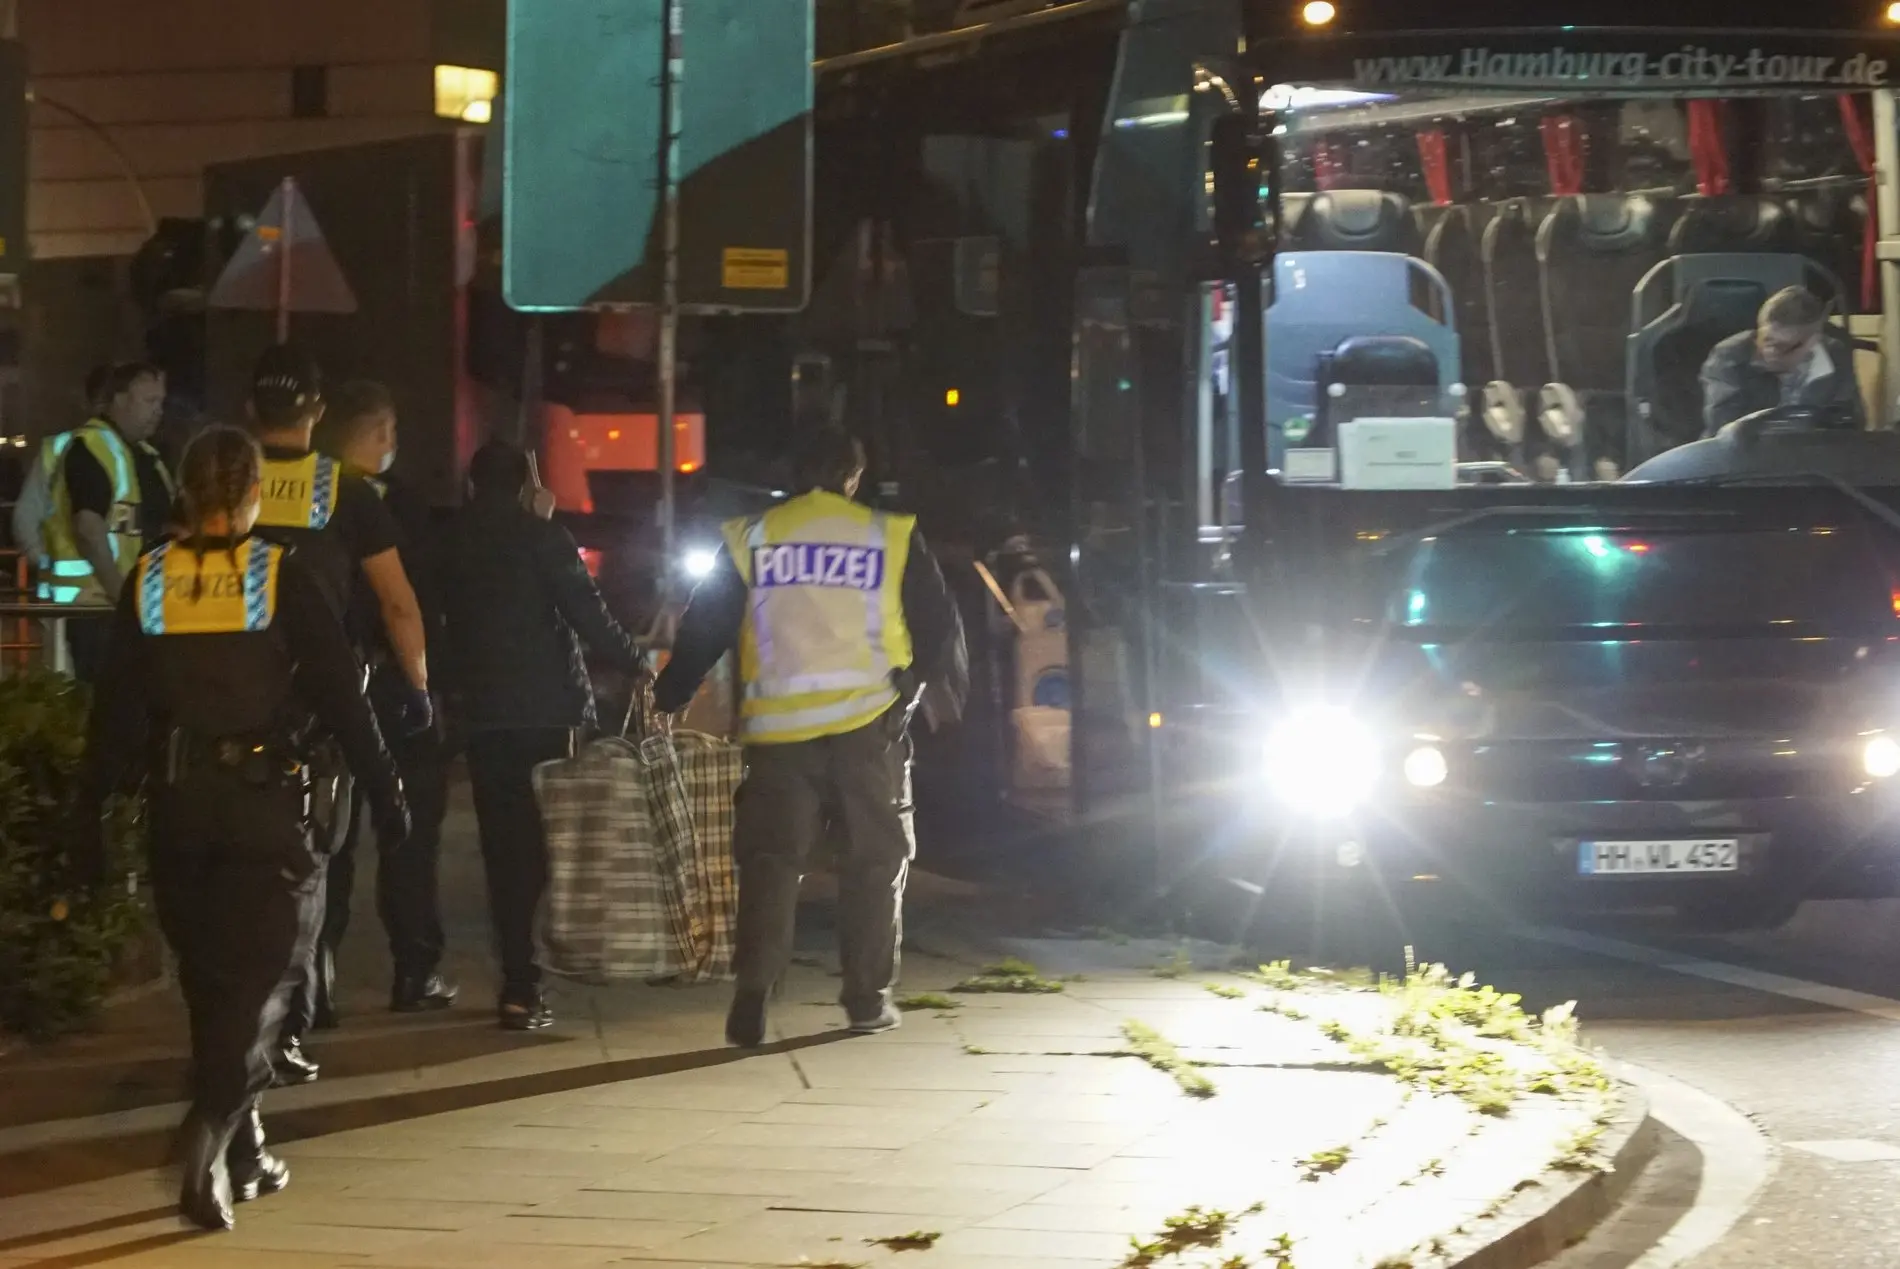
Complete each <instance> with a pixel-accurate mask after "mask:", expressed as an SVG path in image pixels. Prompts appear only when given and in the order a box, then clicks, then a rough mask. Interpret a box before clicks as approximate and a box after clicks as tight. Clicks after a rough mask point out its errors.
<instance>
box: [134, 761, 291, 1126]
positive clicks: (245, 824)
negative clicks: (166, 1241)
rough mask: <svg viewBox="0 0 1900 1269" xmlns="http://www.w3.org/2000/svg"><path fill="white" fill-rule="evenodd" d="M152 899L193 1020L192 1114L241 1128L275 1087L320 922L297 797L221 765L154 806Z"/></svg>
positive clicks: (163, 794)
mask: <svg viewBox="0 0 1900 1269" xmlns="http://www.w3.org/2000/svg"><path fill="white" fill-rule="evenodd" d="M151 868H152V892H153V897H154V899H155V901H156V906H157V909H158V920H159V925H160V928H162V929H163V930H164V932H165V938H166V941H167V942H169V943H170V944H171V948H172V952H173V954H174V955H175V956H176V957H177V958H178V982H179V986H180V988H181V989H182V990H183V992H184V997H185V1007H186V1010H187V1011H188V1012H189V1014H190V1018H191V1057H192V1084H191V1098H192V1109H193V1111H194V1113H196V1114H197V1115H199V1116H200V1117H202V1118H203V1119H204V1120H205V1121H207V1122H209V1123H212V1124H214V1125H218V1126H229V1125H231V1124H234V1123H235V1122H236V1120H237V1117H238V1116H239V1115H240V1114H241V1113H243V1112H244V1111H245V1110H247V1109H248V1108H249V1106H250V1103H251V1099H252V1098H253V1097H255V1096H256V1095H257V1094H259V1093H262V1092H263V1091H264V1090H265V1089H267V1088H269V1087H270V1085H271V1076H272V1072H271V1053H272V1051H273V1050H274V1048H275V1046H276V1042H277V1036H278V1033H279V1031H280V1029H281V1027H282V1024H283V1019H284V1015H285V1012H286V1009H287V1007H288V1004H289V1000H290V995H291V992H292V990H293V988H294V986H295V985H296V983H297V981H298V978H299V976H300V967H301V965H302V963H303V962H304V961H305V960H306V959H307V958H308V955H309V950H310V948H311V946H312V945H313V944H314V943H315V941H316V938H317V931H318V927H319V926H320V924H321V923H322V916H323V914H322V906H321V877H322V871H321V869H320V868H319V867H318V866H317V859H316V856H315V854H314V852H313V851H312V849H311V846H310V840H309V836H308V834H307V831H306V829H305V826H304V792H303V790H302V788H300V787H295V788H291V787H281V788H267V789H266V788H257V787H255V786H252V785H249V784H246V783H245V782H244V781H243V780H241V779H240V778H239V777H237V776H236V775H235V774H233V773H231V772H229V771H225V770H222V769H219V768H215V767H209V768H205V769H202V770H200V771H198V772H194V773H191V774H189V775H187V776H186V777H185V778H184V780H182V781H181V782H180V783H179V784H178V785H177V786H175V787H171V788H165V789H161V790H160V791H159V792H158V793H157V794H156V795H155V796H154V798H153V803H152V844H151Z"/></svg>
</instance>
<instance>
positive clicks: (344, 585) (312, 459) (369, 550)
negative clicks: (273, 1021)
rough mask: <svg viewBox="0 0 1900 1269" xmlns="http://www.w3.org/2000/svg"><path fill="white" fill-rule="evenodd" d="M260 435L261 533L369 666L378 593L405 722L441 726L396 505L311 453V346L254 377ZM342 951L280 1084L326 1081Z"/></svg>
mask: <svg viewBox="0 0 1900 1269" xmlns="http://www.w3.org/2000/svg"><path fill="white" fill-rule="evenodd" d="M250 412H251V430H252V432H253V434H254V435H255V436H256V437H257V439H258V441H259V442H260V443H261V444H262V446H263V449H264V468H263V478H262V485H263V500H262V509H261V512H260V514H259V517H258V521H257V533H258V536H259V537H263V538H267V539H269V540H270V541H273V542H276V543H278V544H279V545H282V546H291V547H295V548H296V549H297V551H298V553H299V555H300V556H301V558H302V559H303V561H304V563H305V564H306V565H307V566H308V567H310V568H311V569H312V570H313V571H314V572H315V573H316V575H317V580H318V583H319V585H320V586H321V587H322V589H323V591H324V594H325V596H326V597H327V598H328V599H329V601H330V605H331V609H332V611H333V612H334V613H335V615H336V616H337V618H338V619H339V620H341V621H343V622H344V625H345V629H346V631H347V633H348V634H349V636H350V641H351V643H352V645H353V646H354V647H355V649H356V651H357V655H358V659H359V661H360V660H362V659H363V655H364V649H365V646H366V644H367V643H368V640H369V632H367V631H363V630H351V629H349V626H350V611H351V603H350V599H351V595H352V592H353V589H354V587H355V584H356V582H357V580H358V578H361V579H362V581H363V582H365V583H366V584H367V585H368V587H369V590H370V591H371V593H372V594H373V595H374V596H375V599H376V604H377V608H378V611H379V613H380V615H381V618H382V625H383V629H384V631H386V632H387V637H388V644H389V646H390V648H391V649H392V655H393V657H394V660H395V662H396V665H397V668H398V670H399V674H398V676H397V677H398V679H399V680H400V691H399V693H398V694H399V696H400V698H401V699H400V701H399V703H398V705H397V708H396V714H397V715H398V717H397V718H396V719H395V720H394V722H395V723H396V725H398V726H399V728H400V729H401V730H402V731H404V732H405V733H411V732H419V731H423V730H426V729H427V728H428V727H429V726H430V724H431V723H432V722H433V720H434V709H433V706H432V704H431V702H430V699H429V667H428V658H427V655H426V653H425V650H424V638H425V636H424V628H423V621H422V608H421V605H420V604H419V603H417V601H416V595H415V590H414V588H413V587H411V586H410V584H409V576H408V574H407V573H406V572H405V571H404V569H403V563H402V556H401V554H400V553H399V551H398V549H397V548H398V546H399V544H400V541H401V535H400V532H399V530H398V529H397V526H396V524H395V521H394V520H393V519H392V518H391V516H390V513H389V509H388V508H387V507H386V506H384V505H383V500H382V499H381V498H380V497H378V496H377V494H376V491H375V490H374V489H372V488H370V486H369V485H368V484H367V483H366V482H365V481H363V479H362V478H361V477H358V476H353V475H350V474H349V473H347V472H345V471H344V470H343V468H342V465H341V464H339V463H338V462H337V461H336V460H335V459H332V458H329V457H326V456H325V455H322V454H318V453H316V452H314V451H313V450H312V449H311V433H312V432H313V430H314V429H315V427H316V425H317V423H318V422H319V421H321V419H322V418H323V414H324V398H323V381H322V376H321V374H320V373H319V371H318V368H317V365H316V363H315V362H314V361H312V360H311V359H310V358H309V357H308V356H307V355H305V354H304V353H303V352H302V351H301V350H299V349H296V348H291V347H286V346H283V345H277V346H273V347H271V348H268V349H266V350H265V351H264V353H263V355H262V356H260V357H259V358H258V362H257V367H256V370H255V371H254V372H253V376H252V380H251V401H250ZM335 756H336V755H335V754H334V751H333V750H332V749H330V748H329V747H327V746H326V747H325V749H324V750H323V751H320V752H319V755H318V760H317V765H318V771H319V782H320V784H321V785H322V786H323V787H326V788H335V789H336V790H337V794H336V796H335V797H334V799H326V800H325V801H326V803H327V804H329V805H330V806H332V807H333V808H334V809H333V811H332V812H331V813H330V814H329V815H328V816H327V819H326V822H327V823H328V824H329V825H330V827H331V828H333V829H334V830H335V831H334V832H331V833H326V834H323V836H324V838H325V842H324V844H325V848H326V852H327V851H331V850H334V849H335V848H336V847H337V846H338V845H340V844H341V839H342V829H343V828H344V827H345V826H346V825H347V823H348V821H349V818H350V816H351V815H352V813H353V804H352V803H351V801H350V796H349V791H348V778H347V777H348V774H350V773H346V772H344V771H342V770H340V769H338V767H337V764H336V762H335ZM332 950H333V949H331V948H330V947H328V946H327V945H325V944H322V943H321V942H319V944H318V945H317V946H316V948H315V949H314V951H313V954H312V961H311V966H310V970H309V975H308V981H307V983H306V984H305V986H304V988H303V989H302V990H300V991H298V992H297V993H296V995H295V996H293V998H292V1000H291V1007H290V1012H289V1016H288V1017H287V1018H286V1020H285V1023H284V1037H283V1040H284V1043H283V1050H282V1052H281V1053H280V1055H279V1057H278V1067H279V1075H280V1078H281V1079H283V1080H284V1081H285V1082H287V1083H307V1082H309V1081H310V1080H313V1079H315V1078H316V1077H317V1074H318V1069H317V1066H316V1064H315V1063H314V1062H312V1061H310V1060H309V1058H307V1057H306V1056H305V1055H304V1052H303V1041H304V1038H305V1036H306V1035H307V1033H308V1032H309V1031H310V1030H311V1029H313V1028H327V1027H333V1026H335V1025H336V1024H337V1016H336V1009H335V1003H334V999H333V995H332V992H331V987H332V985H333V983H334V979H335V964H334V958H333V955H332Z"/></svg>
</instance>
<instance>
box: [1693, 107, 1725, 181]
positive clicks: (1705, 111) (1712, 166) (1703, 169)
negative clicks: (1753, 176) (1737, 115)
mask: <svg viewBox="0 0 1900 1269" xmlns="http://www.w3.org/2000/svg"><path fill="white" fill-rule="evenodd" d="M1727 119H1728V103H1727V102H1725V101H1710V100H1696V101H1692V102H1690V103H1689V158H1690V160H1691V161H1692V162H1693V163H1694V164H1695V184H1696V190H1697V192H1698V193H1700V194H1701V195H1702V196H1703V197H1704V198H1708V197H1711V196H1713V195H1717V194H1727V193H1730V192H1732V190H1733V182H1732V181H1731V180H1730V177H1729V166H1728V140H1727V138H1726V137H1725V136H1724V129H1723V126H1722V125H1723V124H1724V123H1725V122H1726V121H1727Z"/></svg>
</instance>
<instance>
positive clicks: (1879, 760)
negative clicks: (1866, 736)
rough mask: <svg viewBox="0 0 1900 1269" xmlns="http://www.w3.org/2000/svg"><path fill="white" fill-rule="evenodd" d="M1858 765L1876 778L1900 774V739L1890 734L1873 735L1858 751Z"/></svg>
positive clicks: (1886, 777)
mask: <svg viewBox="0 0 1900 1269" xmlns="http://www.w3.org/2000/svg"><path fill="white" fill-rule="evenodd" d="M1860 765H1861V768H1862V769H1863V770H1865V771H1866V772H1867V774H1868V775H1870V776H1872V777H1873V778H1874V779H1876V780H1886V779H1890V778H1892V777H1893V776H1896V775H1900V740H1895V739H1894V738H1893V737H1892V736H1875V737H1874V738H1873V739H1871V740H1869V741H1868V742H1867V745H1866V747H1865V748H1863V749H1862V750H1861V751H1860Z"/></svg>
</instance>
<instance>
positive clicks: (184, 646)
mask: <svg viewBox="0 0 1900 1269" xmlns="http://www.w3.org/2000/svg"><path fill="white" fill-rule="evenodd" d="M261 465H262V455H261V454H260V453H259V450H258V447H257V444H256V442H254V441H253V440H252V439H251V438H250V437H249V436H247V435H246V434H245V433H243V432H241V431H238V430H237V429H235V428H228V427H214V428H211V429H209V430H208V431H206V432H204V433H202V434H200V435H199V436H198V438H197V439H196V440H194V441H193V442H192V443H191V446H190V447H189V448H188V449H187V451H186V453H185V457H184V461H183V463H182V465H181V466H182V471H181V476H182V481H181V483H182V514H181V520H182V526H181V528H180V529H179V530H178V532H177V535H176V536H175V537H174V538H173V539H172V540H170V541H168V542H166V543H164V544H163V545H161V546H159V547H157V548H156V549H155V550H152V551H150V552H148V553H147V554H146V555H145V556H144V557H143V558H142V559H141V560H139V562H138V564H137V566H136V568H135V569H134V572H133V575H132V576H131V577H130V578H129V579H128V584H127V585H126V587H125V588H124V594H123V596H122V597H121V600H120V603H119V608H118V613H117V616H116V618H115V619H114V622H115V624H114V629H113V635H112V639H111V641H110V644H109V645H108V646H109V651H108V655H107V660H106V665H105V669H104V672H103V675H102V678H101V681H100V684H99V691H98V693H97V696H96V697H95V701H96V703H95V705H94V707H93V714H92V719H91V722H90V728H89V735H88V748H87V761H86V767H85V776H84V783H83V786H82V795H81V808H82V810H81V817H80V821H79V822H80V824H81V826H82V829H84V830H85V831H84V832H82V834H81V836H80V840H79V842H78V843H76V845H75V851H74V855H75V858H76V859H77V860H78V861H79V863H80V867H81V869H82V872H83V873H84V874H85V878H86V880H88V881H90V882H92V883H93V884H97V882H98V880H99V878H100V877H101V875H102V874H103V872H104V859H103V832H102V829H101V808H102V807H103V804H104V802H105V799H106V798H107V796H108V795H109V794H111V793H112V792H114V791H116V790H120V789H125V788H128V787H130V785H131V784H132V782H133V781H134V779H135V778H136V777H137V776H139V775H140V774H148V775H149V777H150V778H149V781H148V784H149V787H150V788H151V790H152V793H151V805H150V811H151V838H150V848H149V849H150V868H151V877H152V888H153V895H154V898H155V900H156V904H157V909H158V917H159V923H160V925H161V927H162V928H163V930H164V932H165V937H166V939H167V941H168V942H169V943H170V944H171V947H172V950H173V952H174V954H175V955H176V956H177V959H178V970H179V973H178V981H179V986H180V987H181V989H182V990H183V992H184V996H185V1003H186V1006H187V1009H188V1011H189V1013H190V1019H191V1049H192V1087H191V1097H192V1101H191V1110H190V1112H189V1114H188V1115H187V1117H186V1120H185V1124H184V1128H183V1132H182V1155H183V1161H184V1179H183V1184H182V1186H181V1189H180V1196H179V1207H180V1211H181V1212H182V1214H183V1215H184V1216H185V1217H186V1218H187V1219H188V1220H190V1221H192V1222H193V1223H195V1224H197V1225H199V1226H201V1227H203V1228H206V1229H212V1230H217V1229H229V1228H231V1226H232V1224H233V1216H232V1204H233V1203H234V1202H244V1201H247V1200H250V1199H254V1198H257V1197H258V1196H259V1195H262V1194H269V1193H275V1192H276V1191H278V1190H281V1189H282V1188H283V1187H284V1186H285V1184H286V1183H287V1182H288V1181H289V1168H288V1167H287V1166H286V1165H285V1164H284V1163H283V1162H282V1161H281V1160H280V1159H278V1158H276V1157H275V1156H273V1155H272V1154H271V1153H270V1152H269V1151H268V1150H267V1149H266V1148H265V1144H264V1131H263V1122H262V1119H261V1118H260V1116H259V1113H258V1099H259V1096H260V1094H262V1093H263V1091H264V1090H265V1089H266V1088H268V1087H270V1085H271V1083H272V1079H273V1071H272V1061H271V1059H272V1050H273V1048H274V1046H275V1042H276V1037H277V1035H278V1033H279V1028H280V1026H281V1024H282V1021H283V1017H284V1011H285V1009H286V1007H287V1004H288V1001H289V998H290V995H291V992H292V990H293V989H294V987H295V985H296V983H297V980H298V975H299V969H300V966H301V964H302V962H303V961H304V960H305V959H306V958H307V956H308V954H309V949H310V947H311V945H312V943H313V942H314V941H315V939H316V936H317V929H318V926H319V923H320V922H321V921H322V916H323V904H322V876H323V873H322V867H321V859H320V856H319V853H318V851H317V849H316V846H315V843H314V842H313V840H312V836H311V826H310V823H309V820H308V817H307V807H308V805H309V798H310V773H309V765H308V754H309V747H310V742H311V738H312V737H313V735H315V734H316V733H317V732H319V731H321V732H322V733H324V734H327V735H329V736H332V737H334V738H335V739H336V741H337V742H338V743H339V744H340V746H341V747H342V749H343V751H344V753H345V755H346V756H347V758H348V760H349V763H350V766H351V768H352V769H353V770H354V771H355V772H356V773H357V776H358V778H359V779H360V780H361V781H362V785H363V788H364V790H365V792H366V793H367V795H368V797H369V799H370V805H371V807H372V809H373V811H374V813H375V816H376V819H377V822H378V825H379V830H380V831H381V832H382V833H383V834H384V835H385V840H389V841H399V840H401V838H402V837H403V835H404V834H405V833H406V832H407V829H408V818H409V817H408V810H407V808H406V807H405V805H404V802H403V795H402V785H401V782H400V781H399V780H398V779H397V776H396V770H395V765H394V763H393V762H392V761H391V759H390V756H389V752H388V750H387V749H386V748H385V747H384V745H383V740H382V736H381V734H380V733H379V732H378V730H377V726H376V720H375V717H374V716H373V715H372V714H371V713H370V709H369V706H368V703H367V702H366V701H365V700H364V698H363V692H362V684H361V679H360V678H359V676H358V674H359V672H358V669H357V664H356V658H355V656H354V655H353V654H352V652H351V650H350V647H349V644H348V642H347V641H346V640H345V638H344V634H343V628H342V626H341V624H340V623H339V622H338V620H337V617H336V615H335V613H334V612H333V611H332V610H331V608H330V605H329V603H328V601H327V600H326V599H325V597H324V595H323V591H322V588H321V586H320V585H319V584H318V581H317V579H316V576H315V574H314V573H313V571H312V570H311V569H310V568H309V567H308V566H307V565H306V564H305V563H304V562H303V561H302V560H301V559H299V558H297V556H296V555H295V554H294V553H293V552H292V551H290V550H287V549H285V548H284V547H281V546H278V545H275V544H273V543H270V542H266V541H265V540H263V539H262V538H259V537H255V536H253V535H252V533H251V530H252V527H253V526H254V525H255V523H256V521H257V516H258V508H259V504H260V502H261V501H262V491H261V487H260V483H259V472H260V467H261ZM148 765H149V771H148V770H146V768H147V767H148Z"/></svg>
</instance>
